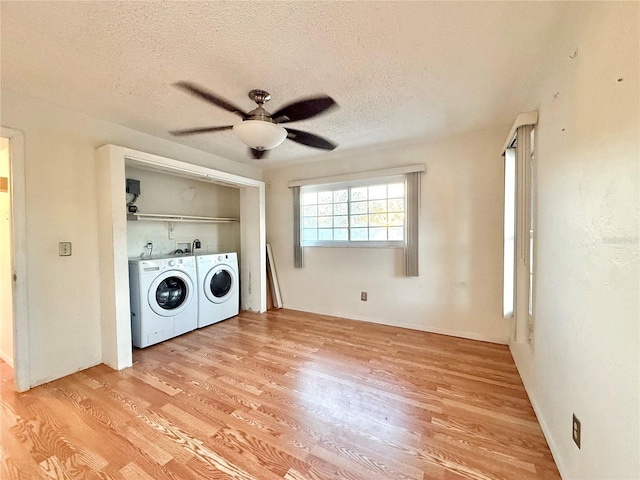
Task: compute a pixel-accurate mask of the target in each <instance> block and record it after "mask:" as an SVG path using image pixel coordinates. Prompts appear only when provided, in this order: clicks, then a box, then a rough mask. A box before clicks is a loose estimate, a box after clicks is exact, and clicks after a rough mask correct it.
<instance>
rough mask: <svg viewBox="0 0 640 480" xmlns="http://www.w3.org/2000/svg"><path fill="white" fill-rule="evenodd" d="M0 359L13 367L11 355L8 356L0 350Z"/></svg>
mask: <svg viewBox="0 0 640 480" xmlns="http://www.w3.org/2000/svg"><path fill="white" fill-rule="evenodd" d="M0 360H2V361H3V362H5V363H6V364H7V365H9V366H10V367H11V368H13V357H10V356H9V355H7V354H6V353H5V352H3V351H2V350H0Z"/></svg>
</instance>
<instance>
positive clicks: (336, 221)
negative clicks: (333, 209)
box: [333, 215, 349, 227]
mask: <svg viewBox="0 0 640 480" xmlns="http://www.w3.org/2000/svg"><path fill="white" fill-rule="evenodd" d="M333 226H334V227H348V226H349V217H347V216H346V215H345V216H344V217H333Z"/></svg>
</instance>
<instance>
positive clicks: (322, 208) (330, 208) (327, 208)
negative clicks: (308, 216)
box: [318, 203, 333, 216]
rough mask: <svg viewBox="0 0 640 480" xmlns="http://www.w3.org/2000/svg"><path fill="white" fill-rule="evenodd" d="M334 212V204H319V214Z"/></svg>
mask: <svg viewBox="0 0 640 480" xmlns="http://www.w3.org/2000/svg"><path fill="white" fill-rule="evenodd" d="M332 213H333V205H331V204H330V203H329V204H325V205H318V216H323V215H331V214H332Z"/></svg>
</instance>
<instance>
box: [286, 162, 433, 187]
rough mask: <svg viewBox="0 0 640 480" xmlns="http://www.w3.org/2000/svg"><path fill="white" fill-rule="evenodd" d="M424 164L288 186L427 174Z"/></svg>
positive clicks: (339, 176)
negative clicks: (407, 174)
mask: <svg viewBox="0 0 640 480" xmlns="http://www.w3.org/2000/svg"><path fill="white" fill-rule="evenodd" d="M426 171H427V167H426V166H425V165H424V164H420V165H408V166H406V167H395V168H383V169H380V170H368V171H366V172H356V173H347V174H344V175H333V176H331V177H317V178H307V179H304V180H291V181H290V182H289V183H288V184H287V185H288V187H289V188H293V187H304V186H307V185H326V184H331V183H343V182H353V181H359V180H369V179H373V178H385V177H393V176H396V175H404V174H405V173H415V172H426Z"/></svg>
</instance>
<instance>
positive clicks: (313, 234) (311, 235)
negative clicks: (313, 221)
mask: <svg viewBox="0 0 640 480" xmlns="http://www.w3.org/2000/svg"><path fill="white" fill-rule="evenodd" d="M317 239H318V230H316V229H315V228H304V229H303V230H302V241H311V240H317Z"/></svg>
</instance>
